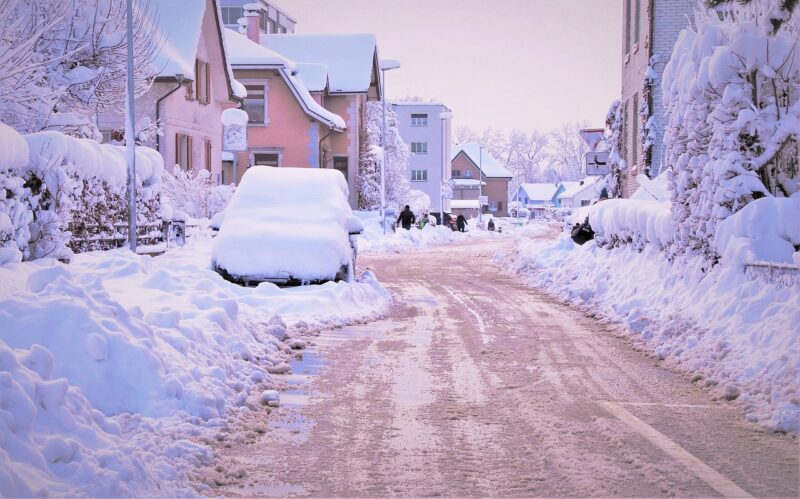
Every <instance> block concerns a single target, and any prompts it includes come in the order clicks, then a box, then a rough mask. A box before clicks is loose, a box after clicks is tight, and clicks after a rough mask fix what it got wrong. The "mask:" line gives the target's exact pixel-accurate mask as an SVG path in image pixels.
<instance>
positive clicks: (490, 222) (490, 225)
mask: <svg viewBox="0 0 800 499" xmlns="http://www.w3.org/2000/svg"><path fill="white" fill-rule="evenodd" d="M486 228H487V229H489V230H490V231H492V232H494V218H490V219H489V224H488V225H487V226H486Z"/></svg>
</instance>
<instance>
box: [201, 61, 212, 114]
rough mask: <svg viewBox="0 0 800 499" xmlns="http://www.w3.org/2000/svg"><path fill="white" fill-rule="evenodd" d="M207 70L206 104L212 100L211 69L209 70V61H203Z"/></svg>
mask: <svg viewBox="0 0 800 499" xmlns="http://www.w3.org/2000/svg"><path fill="white" fill-rule="evenodd" d="M203 65H204V67H205V71H206V104H208V103H209V102H211V71H210V70H209V67H208V63H207V62H204V63H203Z"/></svg>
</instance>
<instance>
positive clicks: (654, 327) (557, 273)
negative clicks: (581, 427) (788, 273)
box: [510, 201, 800, 431]
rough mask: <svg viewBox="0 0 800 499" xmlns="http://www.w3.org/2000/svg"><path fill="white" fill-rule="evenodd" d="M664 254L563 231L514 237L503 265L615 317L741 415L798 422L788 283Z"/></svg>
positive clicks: (797, 303) (799, 351)
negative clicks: (576, 238) (583, 239)
mask: <svg viewBox="0 0 800 499" xmlns="http://www.w3.org/2000/svg"><path fill="white" fill-rule="evenodd" d="M604 203H609V201H606V202H604ZM604 203H600V205H602V204H604ZM607 206H613V205H607ZM608 210H611V211H613V210H614V209H613V208H608ZM635 213H636V211H635V210H634V211H633V214H632V215H631V216H632V217H635ZM795 220H797V219H796V218H795ZM604 223H606V222H605V221H603V222H599V224H604ZM796 226H797V225H796V224H795V225H794V227H796ZM604 228H605V227H604ZM732 232H733V231H732ZM664 255H665V254H664V253H663V252H661V251H659V250H658V249H657V247H656V245H653V244H650V245H645V246H644V247H642V248H636V247H634V246H633V245H624V246H621V247H617V248H609V249H606V248H600V247H598V246H597V245H596V244H595V243H594V242H590V243H587V244H585V245H583V246H576V245H575V244H574V243H573V242H572V241H571V240H570V239H569V237H568V235H567V234H564V235H562V236H561V237H560V238H559V239H558V240H557V241H556V242H552V241H550V242H545V243H540V242H534V241H530V240H527V239H522V240H520V241H519V242H518V244H517V247H516V251H515V253H514V255H513V258H512V260H511V264H510V270H512V271H513V272H515V273H516V274H517V275H519V276H520V277H521V278H522V279H523V280H525V281H526V282H527V283H529V284H531V285H533V286H536V287H539V288H541V289H543V290H544V291H546V292H548V293H549V294H552V295H554V296H556V297H558V298H561V299H563V300H565V301H567V302H569V303H571V304H574V305H575V306H577V307H579V308H581V309H583V310H585V311H587V312H591V313H592V314H595V315H599V316H603V317H606V318H608V319H610V320H613V321H615V322H618V323H620V324H622V325H624V330H625V331H626V332H627V333H628V334H629V335H630V337H631V338H632V340H633V341H634V342H636V343H639V344H641V345H643V346H644V347H645V348H646V349H647V350H649V351H651V352H652V353H654V354H655V355H656V356H657V357H658V358H660V359H663V360H664V361H665V363H666V365H668V366H670V367H673V368H677V369H679V370H681V371H684V372H686V373H689V374H691V375H692V379H693V380H695V381H696V382H698V383H701V384H702V385H703V386H706V387H709V388H710V389H711V390H713V393H714V394H715V395H716V396H717V397H720V398H728V399H733V398H738V400H739V401H740V403H741V407H742V408H743V409H744V411H745V412H746V417H747V419H748V420H751V421H758V422H760V423H761V424H763V425H765V426H767V427H769V428H774V429H776V430H782V431H798V430H800V403H798V401H799V400H800V293H798V292H797V289H796V288H791V287H783V288H780V287H777V286H773V285H771V284H769V283H766V282H762V281H747V280H746V279H745V276H744V272H743V270H742V269H741V268H739V267H736V266H735V265H718V266H716V267H714V268H712V269H711V270H710V271H708V270H706V269H707V263H706V262H705V260H704V259H703V257H702V256H695V257H693V258H678V259H676V260H675V261H674V262H670V261H668V260H667V258H666V257H665V256H664ZM704 272H705V273H704Z"/></svg>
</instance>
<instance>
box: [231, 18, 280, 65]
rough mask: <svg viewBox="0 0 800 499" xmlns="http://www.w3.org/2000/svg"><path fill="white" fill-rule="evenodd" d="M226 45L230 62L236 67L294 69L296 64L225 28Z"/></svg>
mask: <svg viewBox="0 0 800 499" xmlns="http://www.w3.org/2000/svg"><path fill="white" fill-rule="evenodd" d="M223 31H224V33H225V44H226V46H227V48H228V60H229V61H230V63H231V64H233V65H234V66H282V67H287V68H294V63H293V62H292V61H290V60H289V59H287V58H286V57H284V56H282V55H280V54H278V53H276V52H274V51H272V50H270V49H268V48H267V47H264V46H262V45H259V44H257V43H256V42H254V41H252V40H250V39H249V38H247V37H246V36H244V35H242V34H240V33H237V32H236V31H233V30H232V29H228V28H225V29H224V30H223Z"/></svg>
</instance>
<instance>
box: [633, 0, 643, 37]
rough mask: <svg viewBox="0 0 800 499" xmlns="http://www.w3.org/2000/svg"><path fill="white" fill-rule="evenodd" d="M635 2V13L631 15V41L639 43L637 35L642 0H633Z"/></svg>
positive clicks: (638, 33) (638, 32) (639, 29)
mask: <svg viewBox="0 0 800 499" xmlns="http://www.w3.org/2000/svg"><path fill="white" fill-rule="evenodd" d="M633 1H634V2H635V3H636V11H635V15H634V16H633V23H634V24H633V43H639V35H640V31H641V28H640V26H641V24H642V23H641V19H640V16H641V15H642V12H641V6H642V0H633Z"/></svg>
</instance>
